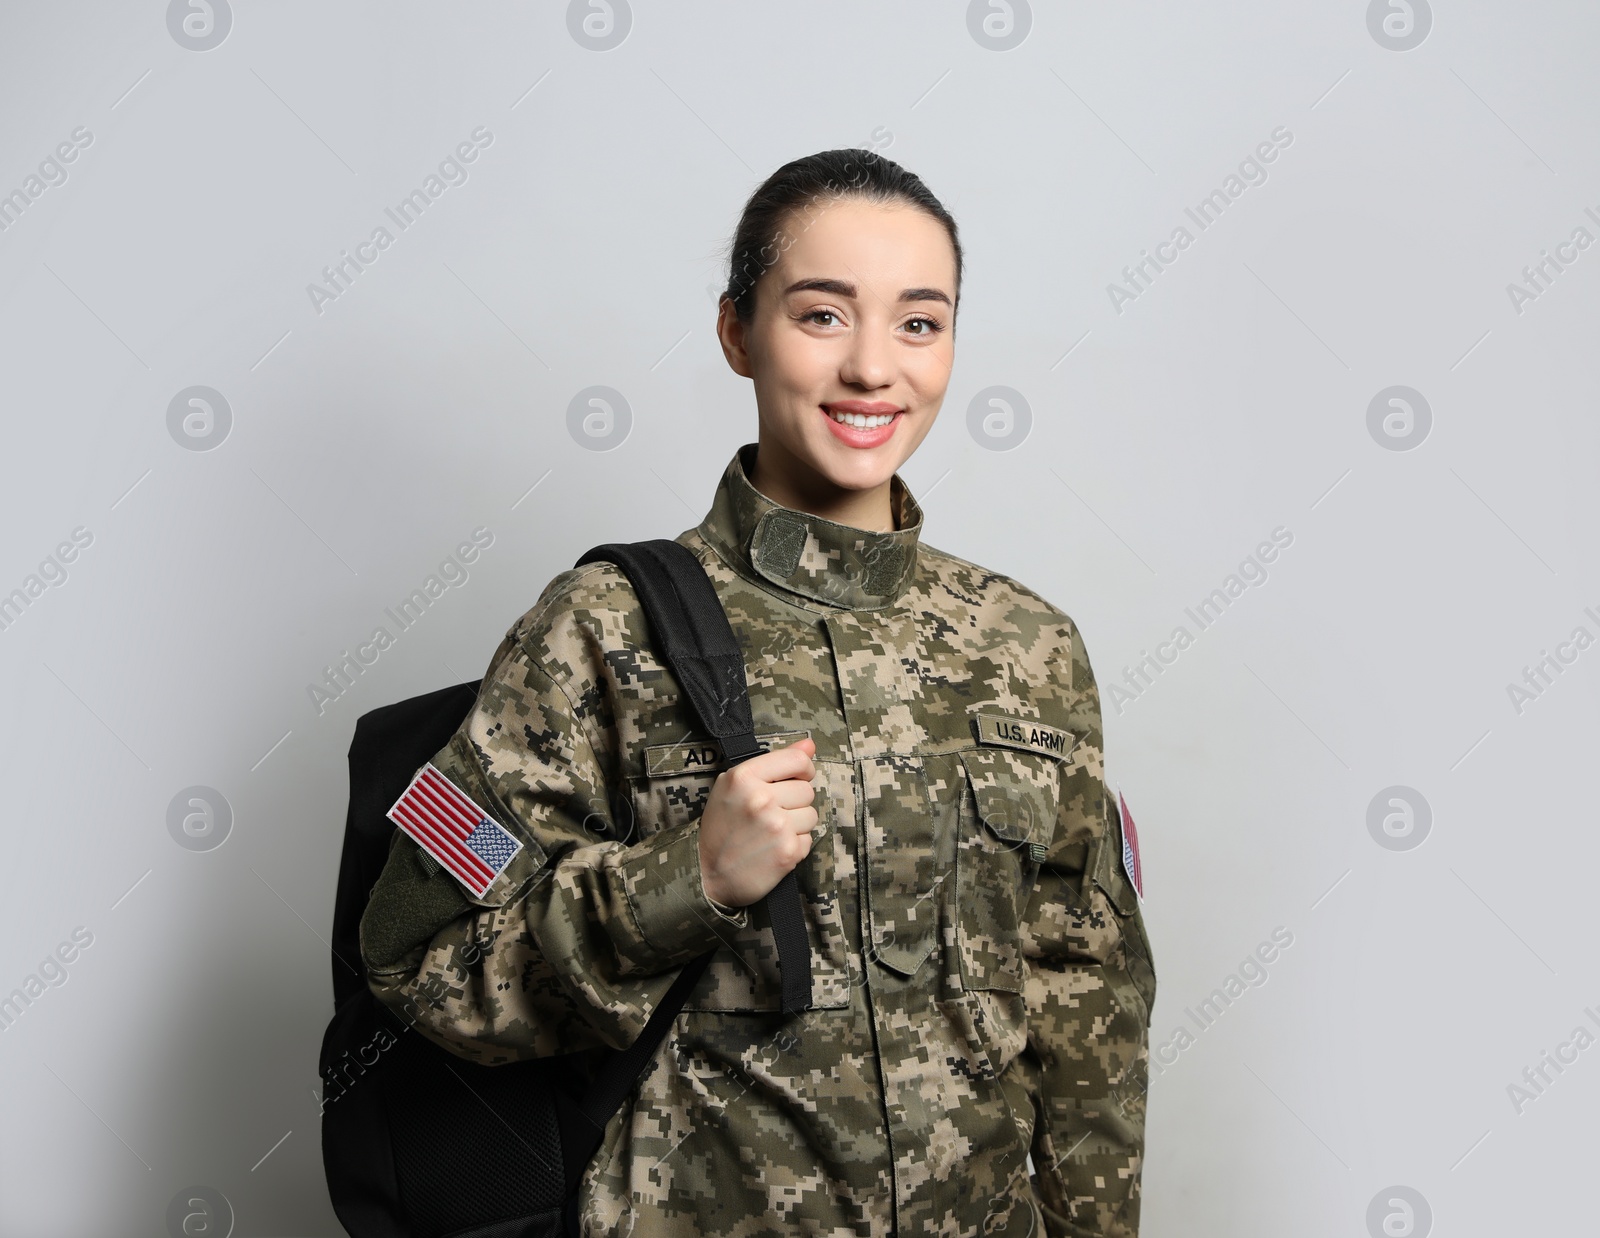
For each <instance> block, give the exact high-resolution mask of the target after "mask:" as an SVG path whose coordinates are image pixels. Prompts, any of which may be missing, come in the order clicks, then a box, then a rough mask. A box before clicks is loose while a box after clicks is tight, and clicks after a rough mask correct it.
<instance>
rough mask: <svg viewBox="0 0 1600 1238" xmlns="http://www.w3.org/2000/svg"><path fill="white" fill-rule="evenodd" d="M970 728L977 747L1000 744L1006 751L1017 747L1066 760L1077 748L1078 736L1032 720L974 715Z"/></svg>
mask: <svg viewBox="0 0 1600 1238" xmlns="http://www.w3.org/2000/svg"><path fill="white" fill-rule="evenodd" d="M972 725H973V729H974V730H976V731H977V733H978V742H979V743H980V744H999V745H1000V746H1001V747H1005V748H1020V749H1022V750H1023V751H1024V752H1038V753H1042V754H1043V755H1044V756H1047V757H1055V758H1057V759H1058V760H1063V761H1064V760H1066V758H1067V755H1068V754H1069V753H1071V751H1072V750H1073V749H1074V748H1076V747H1077V746H1078V737H1077V736H1076V735H1074V734H1073V733H1072V732H1071V731H1063V730H1060V729H1058V728H1056V727H1052V726H1045V725H1044V724H1043V723H1042V722H1035V721H1034V720H1033V719H1031V718H1013V717H1009V716H1007V715H1005V714H974V715H973V716H972Z"/></svg>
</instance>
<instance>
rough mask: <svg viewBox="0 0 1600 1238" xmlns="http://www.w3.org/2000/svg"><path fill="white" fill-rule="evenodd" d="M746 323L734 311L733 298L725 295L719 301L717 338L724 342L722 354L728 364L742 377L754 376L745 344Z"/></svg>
mask: <svg viewBox="0 0 1600 1238" xmlns="http://www.w3.org/2000/svg"><path fill="white" fill-rule="evenodd" d="M745 337H746V332H745V325H744V323H742V322H740V321H739V315H738V314H736V313H735V312H734V309H733V298H731V297H729V296H727V295H724V296H723V297H722V299H721V300H719V301H718V302H717V339H718V341H719V342H720V343H721V344H722V355H723V356H724V357H726V358H727V359H728V366H729V368H730V369H732V370H733V372H734V373H735V374H737V375H739V376H740V377H741V378H752V377H754V371H753V369H752V368H751V365H750V353H749V350H748V349H747V348H746V346H745Z"/></svg>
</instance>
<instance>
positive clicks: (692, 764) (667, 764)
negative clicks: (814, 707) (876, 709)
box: [644, 731, 811, 778]
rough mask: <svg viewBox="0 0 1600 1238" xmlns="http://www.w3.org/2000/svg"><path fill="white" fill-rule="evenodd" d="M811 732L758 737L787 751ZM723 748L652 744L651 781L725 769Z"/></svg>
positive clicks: (708, 742) (647, 766)
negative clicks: (786, 748) (787, 748)
mask: <svg viewBox="0 0 1600 1238" xmlns="http://www.w3.org/2000/svg"><path fill="white" fill-rule="evenodd" d="M810 734H811V732H810V731H771V732H769V733H768V734H766V735H757V736H756V738H757V739H759V740H760V741H761V742H762V743H763V744H765V745H766V746H767V747H768V748H783V747H786V746H788V745H789V744H792V743H795V742H796V741H798V740H802V739H806V738H808V737H809V736H810ZM722 766H723V760H722V745H721V744H719V743H717V741H716V740H714V739H686V740H684V741H683V742H681V743H677V744H651V745H649V746H648V747H647V748H645V750H644V772H645V776H646V777H647V778H672V777H675V776H677V775H679V774H708V773H712V772H714V771H716V770H719V769H721V768H722Z"/></svg>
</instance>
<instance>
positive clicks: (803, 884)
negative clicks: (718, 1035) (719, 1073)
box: [634, 731, 851, 1013]
mask: <svg viewBox="0 0 1600 1238" xmlns="http://www.w3.org/2000/svg"><path fill="white" fill-rule="evenodd" d="M809 733H810V732H808V731H777V732H767V733H763V734H758V735H757V738H758V739H759V740H760V741H761V742H762V743H763V744H766V745H768V746H769V747H782V746H783V745H785V744H791V743H794V742H795V741H796V740H799V739H804V738H805V737H806V736H807V735H808V734H809ZM644 769H645V777H644V778H642V779H639V780H637V782H636V783H635V791H634V808H635V813H636V816H637V821H636V823H635V834H634V840H635V841H637V840H638V839H640V838H648V837H649V836H650V835H652V834H654V833H656V832H657V831H659V830H664V829H675V828H679V827H682V826H686V825H688V824H689V823H690V822H691V821H694V820H696V819H697V818H698V817H699V816H700V814H701V813H703V812H704V811H705V806H706V801H707V800H708V799H709V798H710V795H711V784H712V783H713V782H715V781H716V779H717V775H718V774H719V773H720V772H721V771H722V754H721V752H720V751H719V750H718V749H717V747H716V745H715V744H697V743H692V742H689V743H683V744H662V745H653V746H651V747H648V748H646V749H645V750H644ZM814 785H815V786H816V788H817V797H816V799H815V801H814V805H815V807H816V809H817V828H816V830H815V831H813V833H812V845H811V853H810V854H809V855H807V856H806V858H805V859H804V860H802V861H801V862H800V863H799V864H798V865H797V866H796V868H795V880H796V883H797V884H798V885H799V887H800V901H801V906H802V909H803V910H804V912H805V919H806V937H807V939H808V940H809V941H810V943H811V999H812V1000H811V1004H812V1006H813V1008H815V1009H840V1008H843V1007H845V1006H848V1005H849V1004H850V983H849V968H848V958H847V953H846V948H845V938H844V927H843V918H842V916H841V913H840V910H839V899H838V895H837V879H836V872H837V867H838V858H837V846H838V842H837V840H838V833H839V831H838V829H837V827H836V824H835V805H836V804H849V803H850V793H851V792H850V767H849V766H848V765H838V764H834V763H830V762H824V761H819V762H817V781H816V783H815V784H814ZM748 919H749V923H748V924H746V925H745V926H744V927H743V928H737V927H734V926H733V925H727V926H725V929H724V931H723V934H722V936H723V939H724V945H722V946H721V947H720V948H719V949H718V950H717V952H716V954H715V955H714V956H713V957H712V960H711V965H710V966H709V967H708V968H707V969H706V974H705V975H704V976H703V977H701V980H700V983H699V984H698V985H697V986H696V987H695V989H694V992H692V993H691V994H690V995H689V1000H688V1001H687V1002H686V1003H685V1004H684V1009H685V1010H691V1011H692V1010H704V1011H718V1012H725V1013H741V1012H755V1011H777V1010H781V1009H782V1008H783V1003H782V1000H781V999H782V993H783V981H782V976H781V973H780V971H779V968H778V952H777V946H776V944H775V942H774V940H773V936H772V928H771V925H770V922H769V921H768V920H767V912H766V904H765V903H757V904H755V905H754V906H753V907H751V908H750V909H749V917H748Z"/></svg>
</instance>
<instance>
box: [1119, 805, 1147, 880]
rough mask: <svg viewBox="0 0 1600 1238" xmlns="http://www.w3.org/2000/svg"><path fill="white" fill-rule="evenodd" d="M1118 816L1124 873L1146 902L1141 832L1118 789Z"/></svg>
mask: <svg viewBox="0 0 1600 1238" xmlns="http://www.w3.org/2000/svg"><path fill="white" fill-rule="evenodd" d="M1117 815H1118V816H1119V817H1121V818H1122V871H1123V872H1125V873H1127V874H1128V884H1129V885H1131V886H1132V887H1133V892H1134V893H1135V894H1137V895H1138V896H1139V901H1140V902H1143V901H1144V868H1143V866H1142V865H1141V864H1140V863H1139V831H1138V830H1136V829H1135V828H1134V826H1133V814H1132V813H1131V812H1129V811H1128V801H1127V800H1125V799H1124V798H1123V797H1122V788H1121V787H1118V788H1117Z"/></svg>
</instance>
